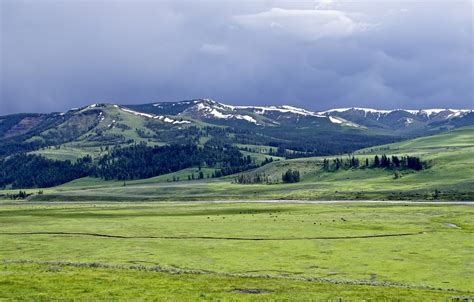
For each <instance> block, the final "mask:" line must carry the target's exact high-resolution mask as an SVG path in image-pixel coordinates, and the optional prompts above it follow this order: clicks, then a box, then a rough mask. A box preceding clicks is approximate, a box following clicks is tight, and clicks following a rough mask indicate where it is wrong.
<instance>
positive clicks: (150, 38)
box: [0, 0, 474, 115]
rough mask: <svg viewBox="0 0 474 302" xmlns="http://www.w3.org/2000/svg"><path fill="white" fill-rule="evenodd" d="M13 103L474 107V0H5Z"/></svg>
mask: <svg viewBox="0 0 474 302" xmlns="http://www.w3.org/2000/svg"><path fill="white" fill-rule="evenodd" d="M0 14H1V27H0V30H1V36H0V38H1V40H0V43H1V46H0V51H1V52H0V57H1V62H0V63H1V65H0V82H1V86H0V95H1V98H0V115H2V114H11V113H17V112H52V111H66V110H68V109H70V108H73V107H80V106H84V105H87V104H92V103H117V104H140V103H151V102H160V101H180V100H189V99H197V98H209V99H214V100H217V101H220V102H223V103H227V104H235V105H244V104H245V105H283V104H287V105H292V106H298V107H303V108H306V109H309V110H323V109H329V108H338V107H352V106H355V107H372V108H378V109H395V108H408V109H419V108H467V109H471V108H474V88H473V87H474V85H473V83H474V37H473V14H474V13H473V2H472V0H446V1H436V0H431V1H428V0H425V1H413V0H402V1H376V0H371V1H362V0H360V1H357V0H356V1H343V0H340V1H338V0H320V1H277V0H244V1H236V0H234V1H226V0H221V1H217V0H214V1H179V0H175V1H140V0H138V1H132V0H129V1H126V0H119V1H112V0H53V1H45V0H27V1H23V0H0Z"/></svg>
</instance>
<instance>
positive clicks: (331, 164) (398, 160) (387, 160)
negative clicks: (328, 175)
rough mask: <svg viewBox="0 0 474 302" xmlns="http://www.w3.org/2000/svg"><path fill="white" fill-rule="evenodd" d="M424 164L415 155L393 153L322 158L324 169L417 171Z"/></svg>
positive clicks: (329, 170)
mask: <svg viewBox="0 0 474 302" xmlns="http://www.w3.org/2000/svg"><path fill="white" fill-rule="evenodd" d="M424 166H426V164H424V163H423V161H422V160H421V159H420V158H419V157H416V156H409V155H406V156H401V157H398V156H396V155H393V156H391V157H389V156H387V155H385V154H384V155H382V156H379V155H375V156H374V158H373V160H370V159H369V158H365V159H364V160H362V162H361V160H360V159H359V158H357V157H354V156H352V157H347V158H335V159H332V160H329V159H326V158H325V159H324V160H323V170H324V171H328V172H331V171H337V170H340V169H354V168H384V169H392V170H399V169H410V170H415V171H419V170H422V169H423V168H424Z"/></svg>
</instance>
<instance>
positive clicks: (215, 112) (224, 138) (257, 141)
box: [0, 99, 474, 158]
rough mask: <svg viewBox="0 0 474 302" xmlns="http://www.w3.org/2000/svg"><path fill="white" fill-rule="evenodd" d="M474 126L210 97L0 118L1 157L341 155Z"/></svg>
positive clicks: (437, 113) (445, 116) (421, 116)
mask: <svg viewBox="0 0 474 302" xmlns="http://www.w3.org/2000/svg"><path fill="white" fill-rule="evenodd" d="M468 125H474V111H473V110H470V109H464V110H460V109H421V110H405V109H396V110H377V109H370V108H338V109H331V110H326V111H321V112H314V111H310V110H306V109H302V108H297V107H293V106H288V105H281V106H233V105H227V104H223V103H220V102H217V101H213V100H209V99H196V100H187V101H181V102H155V103H150V104H142V105H117V104H92V105H88V106H84V107H82V108H74V109H71V110H69V111H67V112H62V113H58V112H56V113H50V114H36V113H31V114H30V113H22V114H14V115H9V116H0V158H1V156H2V154H3V156H6V155H8V154H12V153H15V152H29V151H32V150H36V149H38V148H45V147H48V146H60V145H61V144H71V145H72V146H95V147H96V148H99V149H100V147H103V146H116V145H127V144H132V143H138V142H147V143H148V142H150V143H156V144H174V143H176V144H182V143H191V142H194V143H202V142H205V141H208V140H212V141H213V142H214V143H224V142H225V143H238V144H244V145H245V144H249V145H265V146H273V147H279V146H284V147H285V148H288V149H291V150H298V151H300V152H312V153H311V154H336V153H337V154H340V153H346V152H350V151H353V150H356V149H359V148H364V147H367V146H372V145H376V144H384V143H389V142H393V141H396V140H400V139H404V138H409V137H415V136H422V135H427V134H433V133H436V132H440V131H444V130H447V129H451V128H456V127H462V126H468Z"/></svg>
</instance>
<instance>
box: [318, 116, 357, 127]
mask: <svg viewBox="0 0 474 302" xmlns="http://www.w3.org/2000/svg"><path fill="white" fill-rule="evenodd" d="M326 117H327V118H329V121H330V122H331V123H333V124H339V125H341V126H348V127H354V128H365V127H363V126H361V125H358V124H356V123H353V122H351V121H348V120H346V119H343V118H342V117H337V116H326Z"/></svg>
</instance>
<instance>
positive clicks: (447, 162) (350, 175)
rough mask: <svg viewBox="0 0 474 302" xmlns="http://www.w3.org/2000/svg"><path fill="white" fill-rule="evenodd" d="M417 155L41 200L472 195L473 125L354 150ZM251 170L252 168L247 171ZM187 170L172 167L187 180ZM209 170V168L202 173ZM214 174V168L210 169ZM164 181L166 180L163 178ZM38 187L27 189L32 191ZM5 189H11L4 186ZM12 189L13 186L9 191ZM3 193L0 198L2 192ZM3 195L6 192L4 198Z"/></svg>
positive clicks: (307, 163) (301, 164)
mask: <svg viewBox="0 0 474 302" xmlns="http://www.w3.org/2000/svg"><path fill="white" fill-rule="evenodd" d="M375 153H377V154H382V153H386V154H389V155H390V154H399V155H405V154H415V155H418V156H421V157H422V159H423V160H427V161H429V162H430V164H431V168H429V169H426V170H423V171H419V172H409V171H404V172H402V177H401V178H399V179H394V177H393V172H392V171H387V170H383V169H356V170H344V171H338V172H331V173H327V172H324V171H322V169H321V162H322V158H305V159H294V160H286V161H278V162H273V163H271V164H268V165H266V166H264V167H261V168H258V169H257V170H256V172H260V173H265V174H266V175H269V176H270V178H272V179H274V180H275V181H279V180H280V178H281V174H282V173H283V172H284V171H286V170H287V169H288V168H293V169H298V170H300V171H301V173H302V175H303V176H302V181H301V182H300V183H297V184H274V185H266V184H257V185H238V184H233V183H232V180H233V177H226V178H223V179H219V180H215V179H212V180H204V181H192V182H188V181H181V182H173V183H166V179H170V180H171V179H172V177H173V175H172V174H170V175H164V176H160V177H157V178H152V179H147V180H138V181H132V182H128V185H127V186H126V187H123V182H113V181H111V182H106V181H102V180H99V179H90V178H86V179H80V180H76V181H73V182H72V183H69V184H65V185H62V186H59V187H56V188H49V189H45V190H44V192H45V195H43V196H33V197H32V198H33V199H42V200H91V201H99V200H122V201H127V200H198V199H206V200H212V199H242V198H243V199H262V198H263V199H267V198H274V199H433V198H434V194H435V191H436V190H438V191H440V193H439V196H438V198H440V199H446V200H453V199H459V200H474V189H473V188H474V157H473V156H472V155H473V154H474V127H466V128H460V129H457V130H454V131H452V132H449V133H444V134H440V135H435V136H431V137H424V138H418V139H416V140H411V141H407V142H401V143H397V144H391V145H386V146H381V147H378V148H372V149H365V150H361V151H359V152H357V155H356V156H359V157H360V158H361V159H362V160H363V159H364V158H365V157H366V156H367V157H370V158H372V157H373V154H375ZM250 173H255V172H250ZM188 174H189V173H188V171H181V172H176V173H175V174H174V175H175V176H178V175H179V176H180V180H186V179H187V175H188ZM205 174H207V173H205ZM209 174H212V173H209ZM163 181H164V182H165V183H163ZM35 191H37V190H29V192H35ZM3 192H4V193H8V192H9V191H3ZM13 192H16V191H11V193H13ZM0 198H1V197H0ZM3 198H4V199H5V197H3Z"/></svg>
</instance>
